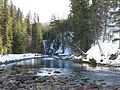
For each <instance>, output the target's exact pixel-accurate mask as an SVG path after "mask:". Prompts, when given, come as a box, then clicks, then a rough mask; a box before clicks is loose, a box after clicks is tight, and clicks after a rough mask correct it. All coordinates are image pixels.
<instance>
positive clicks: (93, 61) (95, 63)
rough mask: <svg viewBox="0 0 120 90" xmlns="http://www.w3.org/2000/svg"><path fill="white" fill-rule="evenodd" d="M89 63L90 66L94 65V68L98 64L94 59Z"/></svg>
mask: <svg viewBox="0 0 120 90" xmlns="http://www.w3.org/2000/svg"><path fill="white" fill-rule="evenodd" d="M89 61H90V64H92V65H94V66H96V65H97V62H96V60H95V59H94V58H92V59H89Z"/></svg>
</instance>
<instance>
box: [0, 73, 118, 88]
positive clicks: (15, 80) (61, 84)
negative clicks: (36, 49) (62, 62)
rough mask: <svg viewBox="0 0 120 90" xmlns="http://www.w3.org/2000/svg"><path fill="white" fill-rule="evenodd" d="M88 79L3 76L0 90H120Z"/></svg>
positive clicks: (54, 76)
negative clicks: (90, 81) (87, 81)
mask: <svg viewBox="0 0 120 90" xmlns="http://www.w3.org/2000/svg"><path fill="white" fill-rule="evenodd" d="M85 80H87V78H80V77H72V76H71V77H59V76H57V75H53V76H34V75H20V74H17V75H2V74H1V76H0V90H120V85H114V86H107V85H105V83H104V84H97V83H95V82H93V83H85V82H84V81H85Z"/></svg>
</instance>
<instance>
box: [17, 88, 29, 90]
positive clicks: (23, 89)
mask: <svg viewBox="0 0 120 90" xmlns="http://www.w3.org/2000/svg"><path fill="white" fill-rule="evenodd" d="M17 90H27V89H25V88H18V89H17Z"/></svg>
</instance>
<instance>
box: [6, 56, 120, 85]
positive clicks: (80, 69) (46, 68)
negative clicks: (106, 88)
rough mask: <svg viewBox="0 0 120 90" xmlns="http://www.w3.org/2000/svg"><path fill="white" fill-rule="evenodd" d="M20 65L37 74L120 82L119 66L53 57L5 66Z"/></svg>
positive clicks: (112, 82) (106, 82)
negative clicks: (80, 62) (75, 61)
mask: <svg viewBox="0 0 120 90" xmlns="http://www.w3.org/2000/svg"><path fill="white" fill-rule="evenodd" d="M13 67H20V68H19V71H20V70H21V71H22V70H28V69H29V70H34V71H35V75H37V76H51V75H59V76H63V77H64V76H67V77H86V78H89V80H88V81H87V82H89V83H90V82H96V83H103V84H107V85H115V84H119V83H120V68H115V67H103V66H96V67H93V66H91V65H89V64H83V63H82V64H79V63H74V62H72V61H65V60H61V59H54V58H43V59H42V58H39V59H30V60H26V61H21V62H16V63H14V64H12V65H8V66H7V68H13Z"/></svg>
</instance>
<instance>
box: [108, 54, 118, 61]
mask: <svg viewBox="0 0 120 90" xmlns="http://www.w3.org/2000/svg"><path fill="white" fill-rule="evenodd" d="M117 57H118V55H117V54H111V55H110V57H109V60H115V59H116V58H117Z"/></svg>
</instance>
